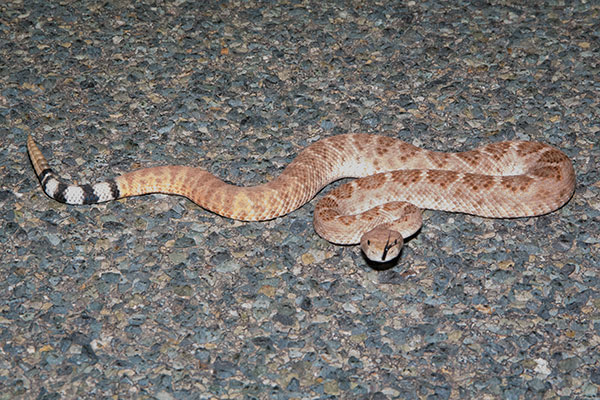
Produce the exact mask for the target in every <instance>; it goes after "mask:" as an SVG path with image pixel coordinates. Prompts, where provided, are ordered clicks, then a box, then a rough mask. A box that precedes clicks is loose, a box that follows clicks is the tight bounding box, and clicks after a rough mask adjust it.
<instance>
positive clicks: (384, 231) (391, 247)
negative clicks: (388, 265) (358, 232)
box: [360, 227, 404, 263]
mask: <svg viewBox="0 0 600 400" xmlns="http://www.w3.org/2000/svg"><path fill="white" fill-rule="evenodd" d="M403 244H404V239H403V238H402V235H401V234H400V233H398V232H396V231H394V230H391V229H388V228H385V227H376V228H375V229H372V230H370V231H368V232H367V233H365V234H364V235H363V236H362V238H361V239H360V247H361V249H362V251H363V252H364V253H365V256H367V258H368V259H369V260H371V261H374V262H379V263H382V262H387V261H390V260H393V259H394V258H396V257H398V255H399V254H400V250H402V245H403Z"/></svg>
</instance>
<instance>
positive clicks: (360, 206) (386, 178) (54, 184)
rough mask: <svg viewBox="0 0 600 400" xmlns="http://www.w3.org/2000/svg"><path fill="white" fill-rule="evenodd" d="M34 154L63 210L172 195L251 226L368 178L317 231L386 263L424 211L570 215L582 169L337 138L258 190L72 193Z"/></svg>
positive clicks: (197, 187) (193, 174) (130, 187)
mask: <svg viewBox="0 0 600 400" xmlns="http://www.w3.org/2000/svg"><path fill="white" fill-rule="evenodd" d="M27 149H28V152H29V157H30V159H31V162H32V164H33V167H34V169H35V172H36V174H37V176H38V178H39V180H40V182H41V185H42V188H43V189H44V192H45V193H46V194H47V195H48V196H50V197H51V198H53V199H55V200H58V201H60V202H63V203H67V204H96V203H101V202H105V201H110V200H115V199H120V198H123V197H129V196H137V195H143V194H148V193H166V194H175V195H181V196H185V197H187V198H188V199H190V200H192V201H193V202H194V203H196V204H198V205H199V206H201V207H203V208H205V209H207V210H210V211H212V212H214V213H217V214H219V215H222V216H225V217H228V218H233V219H238V220H243V221H263V220H268V219H272V218H276V217H279V216H282V215H285V214H287V213H290V212H291V211H294V210H295V209H297V208H299V207H301V206H302V205H303V204H305V203H307V202H308V201H310V200H311V199H312V198H313V197H314V196H315V194H316V193H317V192H319V191H320V190H321V189H322V188H323V187H324V186H326V185H327V184H329V183H331V182H333V181H335V180H338V179H340V178H344V177H355V178H356V177H359V178H360V179H357V180H354V181H351V182H349V183H347V184H345V185H342V186H339V187H338V188H336V189H334V190H332V191H331V192H329V193H328V194H326V195H325V196H324V197H323V198H322V199H321V200H320V201H319V202H318V203H317V205H316V208H315V213H314V227H315V230H316V231H317V233H318V234H319V235H321V236H322V237H323V238H325V239H327V240H328V241H330V242H333V243H338V244H355V243H359V242H360V244H361V247H362V249H363V251H364V253H365V255H366V256H367V257H368V258H369V259H371V260H373V261H379V262H382V261H388V260H391V259H393V258H394V257H396V256H397V255H398V254H399V252H400V249H401V247H402V243H403V238H406V237H409V236H411V235H412V234H414V233H415V232H416V231H417V230H419V228H420V226H421V209H424V208H428V209H435V210H444V211H453V212H462V213H468V214H474V215H479V216H482V217H491V218H514V217H526V216H536V215H541V214H546V213H549V212H551V211H554V210H556V209H558V208H560V207H561V206H562V205H563V204H565V203H566V202H567V201H568V200H569V199H570V197H571V196H572V194H573V191H574V188H575V172H574V170H573V165H572V163H571V161H570V160H569V159H568V158H567V156H566V155H565V154H564V153H562V152H561V151H560V150H558V149H556V148H554V147H552V146H550V145H547V144H543V143H539V142H525V141H508V142H499V143H493V144H488V145H485V146H483V147H479V148H477V149H475V150H471V151H465V152H461V153H442V152H434V151H429V150H424V149H421V148H418V147H415V146H413V145H411V144H408V143H406V142H403V141H401V140H397V139H393V138H390V137H386V136H377V135H366V134H347V135H338V136H332V137H329V138H325V139H322V140H319V141H317V142H315V143H313V144H311V145H310V146H308V147H306V148H305V149H304V150H302V151H301V152H300V154H299V155H298V156H297V157H296V158H295V159H294V160H293V161H292V162H291V163H290V164H289V165H288V166H287V167H286V168H285V169H284V170H283V172H282V173H281V174H280V175H279V176H278V177H277V178H275V179H274V180H272V181H270V182H267V183H264V184H261V185H257V186H252V187H238V186H234V185H231V184H228V183H225V182H223V181H222V180H220V179H219V178H217V177H215V176H214V175H212V174H210V173H209V172H207V171H205V170H203V169H200V168H195V167H188V166H174V165H169V166H161V167H151V168H143V169H140V170H137V171H133V172H128V173H126V174H123V175H120V176H118V177H116V178H114V179H110V180H107V181H105V182H101V183H96V184H93V185H70V184H66V183H64V182H63V181H62V180H61V179H60V178H59V177H58V176H57V175H56V174H55V173H54V172H53V171H52V170H51V169H50V167H49V166H48V163H47V162H46V159H45V158H44V156H43V155H42V153H41V152H40V150H39V149H38V147H37V146H36V144H35V142H34V141H33V138H32V137H31V136H30V137H29V138H28V139H27Z"/></svg>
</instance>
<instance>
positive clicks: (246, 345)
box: [0, 0, 600, 400]
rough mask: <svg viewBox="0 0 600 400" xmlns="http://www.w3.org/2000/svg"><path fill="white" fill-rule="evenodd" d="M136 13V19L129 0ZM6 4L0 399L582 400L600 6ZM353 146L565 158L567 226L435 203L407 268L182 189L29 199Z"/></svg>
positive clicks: (597, 187)
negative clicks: (322, 142) (554, 151)
mask: <svg viewBox="0 0 600 400" xmlns="http://www.w3.org/2000/svg"><path fill="white" fill-rule="evenodd" d="M143 3H148V4H143ZM526 3H528V2H524V1H516V0H515V1H510V0H508V1H490V2H486V1H472V2H469V1H451V2H448V1H435V0H434V1H406V2H391V1H374V2H360V1H354V2H343V1H332V2H316V1H315V2H302V1H294V0H292V1H283V2H276V1H265V2H244V1H233V2H226V1H224V2H216V1H207V2H197V3H196V2H191V1H186V0H177V1H163V2H127V1H123V2H119V1H106V2H98V1H73V2H71V1H60V2H59V1H30V0H13V1H9V2H2V4H0V171H1V174H2V181H1V183H2V186H1V188H0V227H2V229H1V232H0V257H1V263H0V276H1V277H2V279H1V283H0V400H3V399H13V398H26V399H75V398H79V399H88V398H89V399H92V398H94V399H95V398H119V399H123V398H139V399H160V400H169V399H377V400H379V399H471V398H473V399H494V398H503V399H537V398H539V399H542V398H543V399H557V398H560V399H585V398H590V399H592V398H600V393H599V388H600V361H599V354H598V353H599V350H598V346H599V343H600V296H599V290H600V289H599V288H600V269H599V268H598V266H599V265H600V262H599V258H600V256H599V254H600V252H599V247H600V196H599V192H600V176H599V172H598V165H599V163H600V161H599V160H600V146H599V142H600V139H599V136H600V122H599V121H600V111H599V110H600V104H599V102H600V100H599V99H600V96H599V94H600V78H599V77H600V70H599V64H600V54H599V47H600V37H599V36H600V33H599V32H600V4H599V3H598V1H596V0H588V1H566V2H565V1H561V0H549V1H544V2H542V1H538V2H535V1H534V2H531V3H538V4H539V5H537V6H536V5H529V6H528V5H525V4H526ZM344 132H370V133H377V134H381V135H388V136H392V137H398V138H401V139H403V140H406V141H408V142H410V143H413V144H415V145H418V146H422V147H426V148H430V149H437V150H443V151H458V150H466V149H471V148H474V147H477V146H478V145H480V144H483V143H488V142H492V141H500V140H506V139H531V140H539V141H543V142H547V143H551V144H553V145H556V146H558V147H560V148H561V149H562V150H563V151H564V152H565V153H566V154H568V155H569V156H570V157H571V158H572V159H573V162H574V165H575V169H576V172H577V179H578V185H577V189H576V192H575V195H574V197H573V198H572V199H571V201H570V202H569V203H568V204H567V205H566V206H565V207H563V208H562V209H560V210H559V211H556V212H554V213H552V214H549V215H546V216H543V217H539V218H524V219H513V220H489V219H483V218H478V217H473V216H467V215H461V214H451V213H444V212H435V211H426V212H425V214H424V220H425V224H424V227H423V229H422V230H421V232H420V233H419V234H418V235H417V236H416V237H415V238H414V239H412V240H410V241H409V242H408V244H407V246H406V248H405V249H404V251H403V253H402V256H401V258H400V260H399V262H398V263H397V265H393V266H391V268H388V269H384V270H381V269H377V268H373V267H372V266H370V265H368V264H367V263H366V262H365V260H364V259H363V257H362V256H361V254H360V251H359V249H358V248H357V247H353V246H350V247H340V246H334V245H332V244H329V243H327V242H325V241H324V240H322V239H321V238H319V237H318V236H317V235H316V234H315V233H314V231H313V228H312V222H311V218H312V211H313V209H314V204H315V202H314V201H313V202H311V203H309V204H307V205H306V206H304V207H302V208H301V209H300V210H298V211H295V212H293V213H291V214H290V215H288V216H285V217H282V218H278V219H275V220H273V221H269V222H263V223H242V222H236V221H232V220H228V219H225V218H222V217H219V216H216V215H214V214H211V213H209V212H207V211H205V210H203V209H201V208H199V207H197V206H196V205H194V204H193V203H192V202H190V201H188V200H186V199H184V198H181V197H176V196H164V195H149V196H144V197H138V198H131V199H126V200H120V201H115V202H111V203H107V204H103V205H98V206H65V205H63V204H60V203H58V202H56V201H54V200H52V199H49V198H48V197H46V196H45V195H44V194H43V192H42V191H41V189H40V186H39V182H38V181H37V179H36V177H35V175H34V172H33V169H32V167H31V165H30V163H29V160H28V158H27V152H26V148H25V141H26V137H27V135H28V134H33V135H34V136H35V138H36V140H37V141H38V142H39V143H40V146H41V148H42V150H43V152H44V153H45V154H46V156H47V157H48V159H49V160H51V165H52V166H53V167H54V168H55V169H56V170H57V171H59V172H60V174H61V175H63V176H64V177H65V178H67V179H70V180H73V181H77V182H82V183H83V182H93V181H96V180H99V179H103V178H109V177H112V176H114V175H116V174H119V173H123V172H126V171H129V170H131V169H134V168H139V167H141V166H153V165H164V164H168V163H176V164H188V165H199V166H202V167H204V168H206V169H208V170H209V171H211V172H213V173H215V174H216V175H218V176H220V177H222V178H223V179H226V180H228V181H231V182H234V183H236V184H240V185H251V184H256V183H259V182H263V181H265V180H268V179H271V178H273V177H274V176H276V175H277V174H278V173H279V172H280V171H281V170H282V168H283V167H284V166H285V165H286V164H287V163H289V162H290V160H292V159H293V157H294V156H295V155H296V154H297V153H298V151H299V150H300V149H302V148H303V147H305V146H306V145H308V144H310V143H311V142H313V141H315V140H317V139H319V138H321V137H327V136H330V135H334V134H337V133H344Z"/></svg>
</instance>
